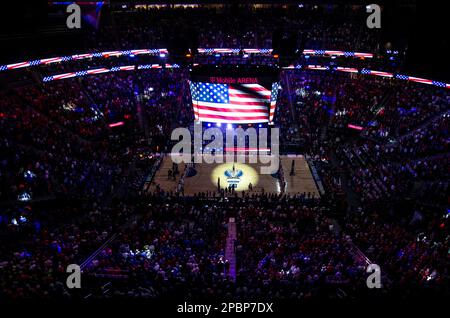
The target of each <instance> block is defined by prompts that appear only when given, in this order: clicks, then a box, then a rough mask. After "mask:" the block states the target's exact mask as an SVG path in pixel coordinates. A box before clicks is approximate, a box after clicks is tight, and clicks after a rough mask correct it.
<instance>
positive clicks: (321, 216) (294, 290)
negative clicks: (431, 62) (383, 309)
mask: <svg viewBox="0 0 450 318" xmlns="http://www.w3.org/2000/svg"><path fill="white" fill-rule="evenodd" d="M302 9H303V8H297V9H295V10H292V12H289V14H286V11H285V9H281V8H275V9H274V8H270V9H267V8H266V9H258V10H256V9H255V10H253V11H252V10H250V11H248V10H244V11H242V12H236V14H235V15H232V14H230V12H228V11H222V10H217V9H183V11H178V10H159V11H152V10H150V11H142V12H127V13H117V12H116V13H113V15H112V17H111V20H108V21H106V22H105V23H104V24H102V25H101V28H100V31H99V32H97V34H96V35H95V37H94V39H95V41H97V42H96V43H97V44H98V46H96V49H99V50H103V49H105V48H108V49H114V48H126V49H129V48H138V47H158V46H166V44H167V43H166V42H165V41H167V38H168V37H170V35H168V34H165V31H166V30H168V29H169V28H168V25H169V24H170V23H172V22H173V21H174V20H178V21H177V25H178V26H179V27H180V28H183V25H186V24H187V23H188V22H192V24H191V25H190V28H192V29H193V30H197V32H198V34H199V46H204V47H266V48H269V47H271V45H272V43H271V36H272V33H273V32H274V31H275V29H276V28H277V27H285V28H288V29H289V28H290V29H301V30H302V32H306V33H307V34H308V37H307V38H308V41H307V43H308V44H307V46H309V47H312V48H332V49H342V50H347V49H354V50H360V51H364V50H366V51H374V50H376V49H377V47H376V43H378V42H377V40H376V36H374V34H371V33H370V32H371V31H370V30H369V29H367V28H365V27H361V25H362V24H364V23H365V19H362V20H361V21H359V19H360V18H362V15H361V14H362V12H363V11H358V9H354V10H356V11H351V10H350V11H346V12H345V13H348V14H347V15H335V14H332V12H334V11H333V10H338V9H332V10H331V11H330V12H328V11H327V10H323V8H309V7H308V8H304V10H305V11H304V12H303V11H302ZM180 10H181V9H180ZM184 10H188V12H187V11H184ZM347 10H348V9H347ZM187 13H189V18H186V16H188V15H187ZM230 16H231V17H230ZM336 16H339V17H341V16H342V17H345V18H346V20H345V21H343V20H342V18H335V17H336ZM225 17H226V18H225ZM347 18H348V19H347ZM315 20H320V21H322V22H321V23H320V24H315V23H313V22H314V21H315ZM111 21H114V23H112V24H111V25H109V24H108V23H111ZM211 21H214V23H212V22H211ZM113 25H114V26H113ZM354 35H357V36H354ZM92 61H94V60H92ZM127 62H128V61H127ZM360 62H361V61H360ZM83 63H84V62H83ZM83 63H80V64H78V62H75V64H76V65H80V66H81V65H84V64H83ZM95 63H99V64H98V65H99V66H108V65H112V64H109V63H113V62H110V60H107V61H106V62H105V61H100V60H98V61H96V62H95ZM361 63H363V62H361ZM71 65H72V66H73V65H74V64H71ZM96 65H97V64H95V65H94V66H96ZM94 66H92V65H91V67H94ZM65 67H66V66H64V64H61V65H56V64H55V65H53V66H50V67H48V69H45V70H44V73H46V72H49V73H53V72H56V71H58V72H60V71H67V70H69V69H66V68H65ZM188 77H189V74H188V71H187V70H184V69H157V70H147V71H136V72H117V73H109V74H101V75H95V76H86V77H82V78H73V79H66V80H61V81H55V82H51V83H40V84H30V85H28V86H25V87H10V88H8V89H4V90H2V91H1V92H0V130H1V131H2V136H1V138H0V146H1V148H2V153H1V157H0V203H1V204H2V206H3V207H4V208H3V209H2V211H1V212H0V237H1V238H2V246H1V247H0V298H3V297H5V298H16V299H19V298H24V297H25V298H29V297H31V298H55V297H56V298H59V297H67V298H71V297H72V298H76V297H93V298H98V297H99V298H109V297H114V298H116V297H118V298H130V297H133V298H135V297H136V298H140V297H145V298H174V297H180V298H191V299H192V298H205V297H207V298H215V299H219V298H220V299H243V300H245V299H263V298H265V299H310V298H320V297H325V298H346V297H347V298H362V297H364V296H365V295H368V294H369V293H372V292H373V293H378V292H377V291H369V290H368V289H367V288H366V285H365V283H366V276H365V275H366V272H365V269H366V266H367V259H369V260H370V261H372V262H374V263H377V264H379V265H380V266H382V268H383V271H384V272H385V275H386V277H384V278H383V279H386V280H385V281H384V284H385V287H386V289H383V291H381V292H380V293H385V294H387V295H390V293H391V292H398V293H399V294H400V293H402V292H404V293H405V294H408V293H409V294H412V293H414V292H415V291H417V290H419V291H422V290H426V291H430V290H432V291H436V292H439V293H448V290H445V288H446V285H447V284H448V275H449V273H448V266H447V264H448V250H449V240H448V238H449V236H448V221H447V220H448V215H449V214H448V210H447V205H448V198H449V190H450V188H449V182H448V180H449V177H450V176H449V170H448V162H449V153H448V152H449V145H448V143H449V135H448V123H449V118H450V117H449V115H448V105H449V94H448V93H447V91H446V90H445V89H441V88H436V87H430V86H428V85H420V84H416V83H408V82H405V81H394V80H392V79H385V78H375V77H372V76H364V75H356V74H352V75H350V74H342V73H333V72H327V71H324V72H322V71H305V70H285V71H282V73H281V84H282V85H281V86H282V90H281V92H280V94H279V98H278V101H277V110H276V113H275V120H274V122H275V125H276V126H277V127H280V129H281V133H280V138H281V142H280V143H281V145H282V146H284V145H290V147H292V148H289V149H294V150H295V151H296V152H299V153H302V154H305V155H308V157H309V158H311V159H310V161H311V163H312V164H313V165H314V166H315V167H316V168H317V172H318V174H319V176H320V178H321V181H322V183H323V185H324V188H325V191H326V194H325V195H324V196H322V197H321V198H320V199H316V198H309V197H306V196H305V195H299V196H289V195H284V194H281V195H277V194H271V193H256V192H255V193H245V194H242V195H241V194H238V193H233V194H234V195H230V196H228V195H224V194H223V193H221V194H219V193H218V194H217V195H214V196H212V195H209V193H208V194H204V193H203V194H199V195H196V196H192V197H185V196H184V195H183V194H182V191H181V192H177V193H166V192H164V190H162V189H160V188H159V187H156V190H155V191H154V192H152V193H149V192H148V191H147V192H143V191H142V185H143V182H144V181H145V180H147V181H148V179H146V177H147V174H148V173H149V172H150V171H151V170H152V165H153V164H154V163H155V162H156V159H155V158H156V154H157V153H159V152H167V151H168V150H169V149H170V140H169V139H170V138H169V136H170V134H171V131H172V129H173V128H176V127H188V128H192V125H193V119H194V115H193V112H192V106H191V104H190V98H191V97H190V93H189V85H188V82H187V80H188ZM118 122H122V123H123V125H119V126H117V127H111V126H110V124H111V123H118ZM349 124H353V125H356V126H360V127H361V130H354V129H353V130H351V129H349V128H348V125H349ZM113 126H114V125H113ZM185 177H186V178H187V177H189V176H185ZM349 193H352V194H353V196H352V200H353V199H355V201H356V202H350V199H349V198H350V197H351V196H350V195H349ZM445 211H447V213H445ZM341 212H342V213H341ZM339 213H341V214H339ZM336 215H337V219H335V217H336ZM230 218H234V220H235V222H236V224H237V240H236V241H235V242H234V252H235V255H236V272H235V273H233V272H232V271H231V270H230V260H228V259H226V257H225V241H226V237H227V223H228V222H229V219H230ZM104 242H108V244H106V245H104V246H103V247H102V248H100V249H98V248H99V247H100V246H102V244H103V243H104ZM356 247H358V248H359V249H360V251H361V252H362V253H364V255H366V257H367V258H366V259H362V258H361V257H359V256H360V255H357V254H355V250H357V248H356ZM95 251H97V252H98V253H95V254H93V253H94V252H95ZM90 255H94V256H93V257H92V258H89V259H88V257H89V256H90ZM86 259H88V260H89V261H88V262H86V263H84V265H83V270H84V272H83V275H85V277H86V281H85V282H86V284H85V285H84V288H83V289H82V290H81V291H73V290H69V289H67V288H66V286H65V285H64V282H65V278H66V272H65V270H66V267H67V265H69V264H72V263H77V264H81V263H83V262H84V261H85V260H86Z"/></svg>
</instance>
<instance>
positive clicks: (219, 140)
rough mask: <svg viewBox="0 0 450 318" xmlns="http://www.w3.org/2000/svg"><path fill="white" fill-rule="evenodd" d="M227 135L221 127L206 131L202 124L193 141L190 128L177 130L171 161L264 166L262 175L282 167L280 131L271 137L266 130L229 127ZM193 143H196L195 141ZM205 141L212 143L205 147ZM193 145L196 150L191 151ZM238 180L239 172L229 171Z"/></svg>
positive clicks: (196, 127)
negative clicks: (237, 163)
mask: <svg viewBox="0 0 450 318" xmlns="http://www.w3.org/2000/svg"><path fill="white" fill-rule="evenodd" d="M225 134H226V136H225V140H226V142H225V147H224V134H223V132H222V130H221V129H219V128H208V129H206V130H205V131H203V129H202V125H201V124H200V123H197V124H195V125H194V138H193V139H194V140H192V135H191V132H190V130H189V129H187V128H176V129H174V130H173V131H172V134H171V140H172V141H178V142H177V143H176V144H175V145H174V146H173V148H172V151H171V154H170V155H171V158H172V161H173V162H174V163H177V164H179V163H203V162H205V163H223V162H224V161H225V162H227V163H233V162H236V160H235V159H237V162H239V163H245V162H246V161H247V160H248V162H249V163H258V162H259V163H261V164H263V166H261V167H260V173H261V174H272V173H274V172H275V171H277V170H278V166H279V139H280V132H279V129H278V128H271V129H270V138H269V133H268V129H267V128H259V129H258V131H257V130H256V129H255V128H253V127H250V128H247V129H246V130H244V129H242V128H237V129H233V128H228V129H227V130H226V133H225ZM192 141H193V142H192ZM204 141H210V142H209V143H208V144H207V145H206V146H205V147H203V142H204ZM192 145H193V148H194V150H193V151H192ZM229 173H230V176H231V174H233V176H234V177H237V171H230V172H229Z"/></svg>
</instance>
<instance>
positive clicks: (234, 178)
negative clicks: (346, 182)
mask: <svg viewBox="0 0 450 318" xmlns="http://www.w3.org/2000/svg"><path fill="white" fill-rule="evenodd" d="M292 162H294V169H293V171H294V174H293V175H291V174H290V172H291V170H292ZM280 164H281V166H282V168H283V170H284V179H285V182H286V187H285V193H288V194H298V193H311V195H314V196H315V197H319V191H318V190H317V187H316V184H315V182H314V179H313V177H312V175H311V171H310V168H309V165H308V162H307V161H306V159H305V157H304V156H302V155H289V156H281V157H280ZM264 166H266V167H267V166H269V164H263V163H248V161H246V162H245V163H240V162H234V163H226V162H224V163H211V164H209V163H197V164H195V167H193V169H192V170H191V171H190V172H189V173H187V174H186V176H185V177H184V194H185V195H187V196H191V195H194V194H196V193H199V192H207V191H209V192H213V191H216V192H217V190H218V189H219V187H220V188H221V189H224V188H228V187H230V185H231V186H233V187H234V188H235V190H236V191H237V192H241V191H246V192H250V193H261V192H263V191H264V192H266V193H281V192H282V191H281V188H282V185H281V182H280V179H279V178H278V177H277V174H276V171H273V173H272V174H263V173H261V168H262V167H264ZM186 167H187V165H185V164H180V165H179V170H180V175H177V177H176V178H175V180H173V178H169V177H168V171H169V169H172V159H171V157H170V155H166V156H165V157H164V159H163V162H162V164H161V166H160V168H159V170H158V171H157V172H156V175H155V177H154V179H153V182H152V185H151V186H150V188H149V190H150V191H153V190H154V189H155V188H156V185H159V186H160V188H161V189H162V190H164V191H176V189H177V186H178V184H179V182H180V177H181V176H182V175H183V172H184V171H185V169H186ZM250 188H252V189H251V190H250Z"/></svg>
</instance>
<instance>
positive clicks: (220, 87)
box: [189, 82, 278, 123]
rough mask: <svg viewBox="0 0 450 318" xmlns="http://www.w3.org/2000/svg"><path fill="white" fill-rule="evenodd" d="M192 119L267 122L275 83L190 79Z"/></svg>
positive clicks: (273, 110) (274, 95) (274, 99)
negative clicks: (269, 85)
mask: <svg viewBox="0 0 450 318" xmlns="http://www.w3.org/2000/svg"><path fill="white" fill-rule="evenodd" d="M189 85H190V89H191V96H192V105H193V108H194V115H195V119H196V120H198V121H206V122H217V123H267V122H269V121H271V119H272V118H273V115H274V113H275V107H276V95H277V92H278V84H277V83H274V84H273V85H272V91H269V90H268V89H266V88H265V87H263V86H262V85H259V84H236V85H233V84H215V83H214V84H213V83H203V82H190V83H189Z"/></svg>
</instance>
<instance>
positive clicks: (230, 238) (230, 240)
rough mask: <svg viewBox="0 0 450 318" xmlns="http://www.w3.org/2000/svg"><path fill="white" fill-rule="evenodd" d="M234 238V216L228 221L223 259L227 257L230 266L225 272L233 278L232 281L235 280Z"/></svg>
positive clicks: (235, 236)
mask: <svg viewBox="0 0 450 318" xmlns="http://www.w3.org/2000/svg"><path fill="white" fill-rule="evenodd" d="M236 239H237V233H236V222H235V219H234V218H230V219H229V221H228V235H227V241H226V247H225V259H227V260H228V262H229V263H230V268H229V270H228V273H227V274H228V276H230V277H231V278H232V279H233V281H236V252H235V250H234V243H235V242H236Z"/></svg>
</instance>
